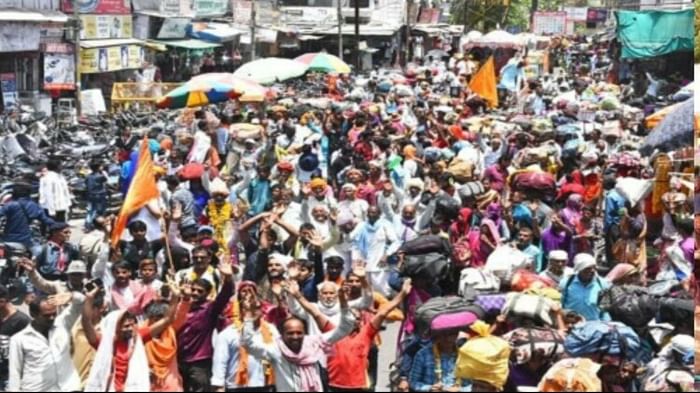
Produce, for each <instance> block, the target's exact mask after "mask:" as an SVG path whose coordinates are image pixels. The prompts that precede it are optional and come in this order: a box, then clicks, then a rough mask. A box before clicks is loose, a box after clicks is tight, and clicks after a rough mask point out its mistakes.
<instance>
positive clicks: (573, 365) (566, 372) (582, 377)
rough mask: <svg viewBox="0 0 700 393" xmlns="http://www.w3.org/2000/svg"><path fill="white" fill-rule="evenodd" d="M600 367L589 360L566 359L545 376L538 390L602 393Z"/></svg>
mask: <svg viewBox="0 0 700 393" xmlns="http://www.w3.org/2000/svg"><path fill="white" fill-rule="evenodd" d="M598 371H600V365H599V364H597V363H594V362H592V361H591V360H589V359H564V360H560V361H559V362H557V363H556V364H555V365H554V366H552V368H550V369H549V371H547V374H545V375H544V377H543V378H542V381H541V382H540V385H539V386H538V387H537V390H538V391H540V392H602V391H603V384H602V382H601V380H600V378H598V376H597V374H598Z"/></svg>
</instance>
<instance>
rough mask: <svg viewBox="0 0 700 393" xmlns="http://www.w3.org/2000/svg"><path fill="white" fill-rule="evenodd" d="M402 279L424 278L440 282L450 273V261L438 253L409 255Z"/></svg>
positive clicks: (402, 270)
mask: <svg viewBox="0 0 700 393" xmlns="http://www.w3.org/2000/svg"><path fill="white" fill-rule="evenodd" d="M400 273H401V276H402V277H423V278H427V279H430V280H434V281H440V280H442V279H444V278H445V277H447V275H448V274H449V273H450V261H449V259H448V258H447V257H446V256H444V255H442V254H436V253H430V254H423V255H407V256H406V258H405V259H404V264H403V266H402V268H401V272H400Z"/></svg>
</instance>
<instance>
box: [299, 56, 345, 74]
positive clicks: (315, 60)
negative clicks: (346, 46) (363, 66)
mask: <svg viewBox="0 0 700 393" xmlns="http://www.w3.org/2000/svg"><path fill="white" fill-rule="evenodd" d="M295 60H296V61H298V62H300V63H304V64H306V65H307V66H309V70H312V71H320V72H335V73H338V74H349V73H350V66H349V65H347V64H346V63H345V62H344V61H342V60H340V59H339V58H337V57H336V56H333V55H331V54H328V53H326V52H319V53H307V54H305V55H301V56H299V57H297V58H296V59H295Z"/></svg>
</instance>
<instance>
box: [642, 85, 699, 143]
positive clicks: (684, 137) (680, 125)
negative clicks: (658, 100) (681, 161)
mask: <svg viewBox="0 0 700 393" xmlns="http://www.w3.org/2000/svg"><path fill="white" fill-rule="evenodd" d="M693 101H694V100H693V99H689V100H686V101H685V102H683V103H681V104H679V105H678V106H677V107H675V109H674V110H673V111H671V112H670V113H669V114H667V115H666V117H664V119H663V120H661V122H659V124H658V125H657V126H656V127H655V128H654V130H653V131H652V132H651V134H649V135H648V136H647V137H646V139H645V140H644V144H643V145H642V147H641V148H640V149H639V151H640V153H642V155H649V154H652V153H653V152H654V150H657V149H658V150H660V151H662V152H668V151H672V150H675V149H679V148H682V147H687V146H692V145H693V126H694V124H695V122H694V118H693Z"/></svg>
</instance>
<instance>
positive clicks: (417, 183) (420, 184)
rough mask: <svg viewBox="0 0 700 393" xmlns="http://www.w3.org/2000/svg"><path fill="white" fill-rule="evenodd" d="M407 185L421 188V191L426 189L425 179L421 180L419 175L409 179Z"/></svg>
mask: <svg viewBox="0 0 700 393" xmlns="http://www.w3.org/2000/svg"><path fill="white" fill-rule="evenodd" d="M406 185H407V186H408V188H409V189H411V188H419V189H420V190H421V192H422V191H423V190H424V189H425V183H424V182H423V180H421V179H420V178H417V177H413V178H411V179H409V180H408V181H407V182H406Z"/></svg>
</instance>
